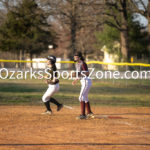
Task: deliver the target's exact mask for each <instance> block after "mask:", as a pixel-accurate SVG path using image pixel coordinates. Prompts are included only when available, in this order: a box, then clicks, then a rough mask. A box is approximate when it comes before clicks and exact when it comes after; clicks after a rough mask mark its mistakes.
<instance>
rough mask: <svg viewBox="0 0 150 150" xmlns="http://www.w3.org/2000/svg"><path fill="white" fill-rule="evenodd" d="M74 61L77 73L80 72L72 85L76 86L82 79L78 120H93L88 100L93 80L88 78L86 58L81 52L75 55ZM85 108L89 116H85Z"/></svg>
mask: <svg viewBox="0 0 150 150" xmlns="http://www.w3.org/2000/svg"><path fill="white" fill-rule="evenodd" d="M74 61H75V62H76V65H75V67H76V72H78V76H79V78H76V79H75V80H74V81H73V82H72V85H75V84H76V83H77V81H78V80H79V79H80V83H81V91H80V96H79V101H80V105H81V115H80V116H79V117H77V119H86V118H93V117H94V115H93V113H92V111H91V108H90V102H89V100H88V93H89V90H90V87H91V85H92V81H91V79H90V78H89V77H88V75H89V71H88V67H87V64H86V63H85V62H84V58H83V57H82V53H81V52H77V53H76V54H75V55H74ZM85 107H86V108H87V115H86V114H85Z"/></svg>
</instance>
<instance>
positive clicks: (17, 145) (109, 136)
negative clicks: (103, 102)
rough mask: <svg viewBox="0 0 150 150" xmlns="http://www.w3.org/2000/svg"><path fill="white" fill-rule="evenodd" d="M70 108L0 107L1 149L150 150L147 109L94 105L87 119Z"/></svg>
mask: <svg viewBox="0 0 150 150" xmlns="http://www.w3.org/2000/svg"><path fill="white" fill-rule="evenodd" d="M73 108H74V109H73V110H70V109H66V108H63V109H62V110H61V111H60V112H56V107H55V106H53V107H52V109H53V112H54V115H52V116H48V115H42V114H41V113H42V112H43V111H44V106H43V107H42V106H0V150H50V149H52V150H60V149H61V150H62V149H64V150H66V149H68V150H70V149H71V150H72V149H78V150H88V149H89V150H90V149H91V150H95V149H100V150H106V149H107V150H108V149H109V150H122V149H123V150H124V149H127V150H141V149H143V150H150V108H146V107H137V108H135V107H134V108H132V107H98V106H96V107H93V112H94V113H95V114H96V118H95V119H88V120H76V119H75V118H76V116H78V115H79V114H80V108H79V107H77V106H76V107H73Z"/></svg>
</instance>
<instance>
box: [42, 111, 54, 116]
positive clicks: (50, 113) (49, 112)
mask: <svg viewBox="0 0 150 150" xmlns="http://www.w3.org/2000/svg"><path fill="white" fill-rule="evenodd" d="M42 115H52V111H49V110H46V111H45V112H43V113H42Z"/></svg>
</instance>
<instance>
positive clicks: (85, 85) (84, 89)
mask: <svg viewBox="0 0 150 150" xmlns="http://www.w3.org/2000/svg"><path fill="white" fill-rule="evenodd" d="M80 82H81V91H80V96H79V101H80V102H81V101H85V102H88V101H89V100H88V93H89V90H90V87H91V86H92V81H91V79H88V78H86V79H81V80H80Z"/></svg>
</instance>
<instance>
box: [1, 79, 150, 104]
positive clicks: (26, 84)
mask: <svg viewBox="0 0 150 150" xmlns="http://www.w3.org/2000/svg"><path fill="white" fill-rule="evenodd" d="M71 82H72V81H70V80H61V81H60V92H59V93H57V94H56V95H55V98H57V99H58V100H59V101H60V102H62V103H64V104H68V105H78V104H79V102H78V95H79V92H80V83H78V84H77V85H76V86H72V85H71ZM46 89H47V84H45V83H44V81H42V80H29V79H28V80H0V105H42V101H41V97H42V95H43V94H44V92H45V91H46ZM89 99H90V101H91V103H92V104H93V105H100V106H146V107H149V106H150V80H128V81H125V80H93V85H92V88H91V91H90V94H89Z"/></svg>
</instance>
